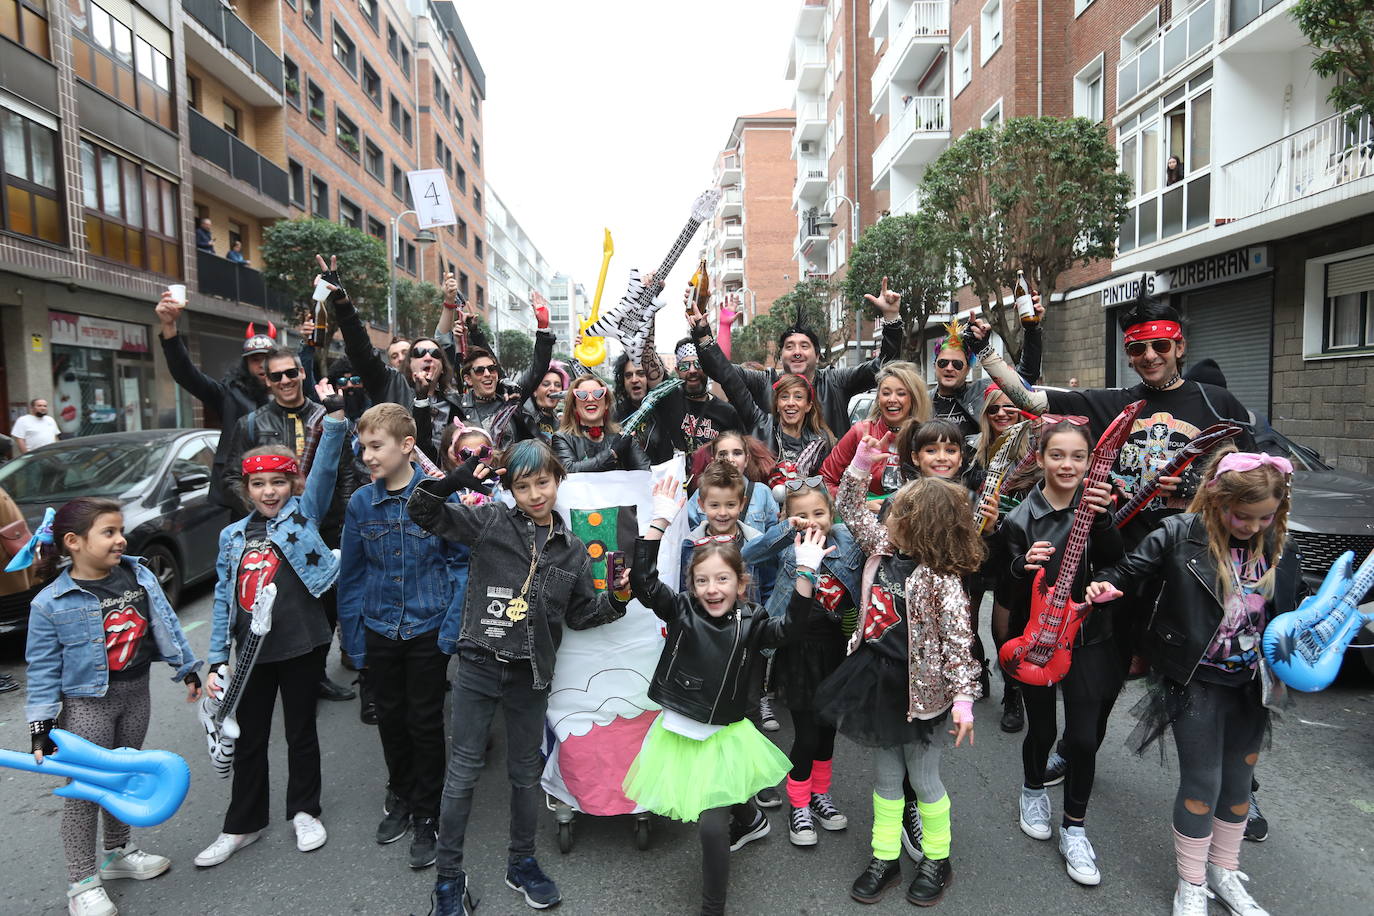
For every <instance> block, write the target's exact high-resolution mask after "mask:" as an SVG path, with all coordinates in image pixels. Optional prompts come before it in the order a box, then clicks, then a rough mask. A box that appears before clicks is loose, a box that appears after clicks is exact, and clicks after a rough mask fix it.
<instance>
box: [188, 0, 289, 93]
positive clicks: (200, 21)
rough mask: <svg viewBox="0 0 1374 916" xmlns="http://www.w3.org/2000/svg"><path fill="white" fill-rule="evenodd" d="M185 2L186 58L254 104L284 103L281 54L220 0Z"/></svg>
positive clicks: (189, 0)
mask: <svg viewBox="0 0 1374 916" xmlns="http://www.w3.org/2000/svg"><path fill="white" fill-rule="evenodd" d="M181 5H182V8H183V9H184V10H185V11H186V19H185V21H186V23H187V28H186V29H185V30H184V32H185V38H186V58H187V59H188V60H194V61H195V62H196V63H197V64H199V65H200V66H202V67H204V68H205V69H206V70H208V71H209V72H210V73H211V74H212V75H213V76H214V77H215V78H216V79H218V80H219V81H220V82H222V83H224V84H225V85H226V86H228V87H229V88H231V89H233V90H234V91H235V92H236V93H238V94H239V95H240V96H242V97H243V100H244V101H245V102H248V103H249V104H250V105H258V106H267V105H272V106H278V105H281V103H282V91H283V80H284V75H283V70H282V62H281V57H280V56H279V55H277V54H276V53H274V52H273V51H272V49H271V48H269V47H268V46H267V44H266V42H264V41H263V40H262V39H261V38H259V37H258V35H257V33H256V32H254V31H253V30H252V29H250V28H249V27H248V26H247V25H246V24H245V23H244V21H243V20H242V19H240V18H239V17H238V16H235V15H234V14H233V13H232V12H230V11H229V10H227V9H225V8H224V5H223V4H222V3H220V0H182V3H181ZM227 52H233V53H232V54H231V53H227Z"/></svg>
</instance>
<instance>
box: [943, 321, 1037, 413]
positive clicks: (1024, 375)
mask: <svg viewBox="0 0 1374 916" xmlns="http://www.w3.org/2000/svg"><path fill="white" fill-rule="evenodd" d="M1044 337H1045V335H1044V333H1043V332H1042V331H1041V330H1040V326H1039V325H1036V326H1035V327H1033V328H1026V330H1025V333H1024V334H1023V335H1022V337H1021V358H1020V360H1018V361H1017V363H1016V374H1017V375H1018V376H1020V377H1021V380H1022V381H1023V382H1024V383H1025V384H1026V385H1034V384H1035V383H1036V380H1037V379H1039V378H1040V361H1041V354H1042V353H1043V352H1044ZM960 344H961V345H962V349H959V347H958V346H955V345H951V344H946V346H945V347H943V348H941V350H940V351H937V353H936V358H937V359H938V358H940V357H943V356H945V355H946V352H948V355H949V356H952V357H954V358H956V359H962V360H964V361H965V364H964V368H963V370H962V379H961V380H960V381H959V382H958V383H957V384H955V385H946V384H945V382H944V381H943V380H941V379H940V378H939V373H938V372H937V373H936V380H935V381H934V382H931V384H930V400H931V403H932V405H933V410H932V414H931V415H932V416H935V417H939V418H941V419H944V420H949V421H950V422H951V423H953V424H954V425H955V426H958V427H959V431H960V432H962V433H963V434H964V435H965V436H972V435H975V434H977V433H978V417H979V416H980V415H981V414H982V413H983V399H984V398H985V397H986V396H987V393H988V387H989V386H991V385H992V384H993V380H992V379H991V378H980V379H974V380H972V381H970V380H969V376H970V375H971V374H972V373H973V366H972V364H971V363H970V362H969V361H968V354H969V353H973V352H975V351H976V349H977V347H976V345H975V344H973V343H972V342H971V341H970V340H969V339H968V337H967V336H966V337H965V338H964V339H963V340H962V341H960Z"/></svg>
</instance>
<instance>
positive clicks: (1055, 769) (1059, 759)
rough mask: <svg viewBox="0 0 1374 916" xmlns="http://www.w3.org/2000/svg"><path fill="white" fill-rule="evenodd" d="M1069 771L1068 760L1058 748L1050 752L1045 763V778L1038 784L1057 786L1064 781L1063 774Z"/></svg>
mask: <svg viewBox="0 0 1374 916" xmlns="http://www.w3.org/2000/svg"><path fill="white" fill-rule="evenodd" d="M1068 772H1069V762H1068V761H1067V760H1065V759H1064V755H1063V754H1061V753H1059V751H1058V750H1056V751H1054V752H1053V753H1051V754H1050V759H1049V760H1048V761H1047V762H1046V763H1045V778H1044V779H1042V780H1041V781H1040V784H1041V785H1042V786H1045V787H1047V788H1048V787H1049V786H1057V785H1059V784H1060V783H1061V782H1063V781H1064V774H1066V773H1068Z"/></svg>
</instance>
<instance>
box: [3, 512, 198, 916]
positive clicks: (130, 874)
mask: <svg viewBox="0 0 1374 916" xmlns="http://www.w3.org/2000/svg"><path fill="white" fill-rule="evenodd" d="M124 547H125V540H124V515H123V510H122V509H121V507H120V504H119V503H117V502H115V501H114V500H110V499H95V498H91V497H81V498H79V499H74V500H72V501H71V502H69V503H67V504H66V505H64V506H63V507H62V508H61V509H59V510H58V511H57V512H56V514H54V513H53V511H52V510H51V509H49V510H48V514H47V517H46V518H45V519H44V523H43V525H42V526H41V527H40V528H39V530H38V533H37V534H35V535H34V536H33V538H31V539H30V541H29V544H28V545H27V546H26V547H25V548H23V550H21V551H20V553H19V554H18V555H16V557H15V562H14V563H11V564H10V568H11V570H13V569H20V568H25V567H27V565H28V563H29V562H31V560H32V559H33V554H34V552H35V551H38V552H39V553H40V556H39V557H38V560H39V573H40V575H43V576H45V577H51V576H52V574H53V573H54V572H55V570H56V567H57V563H58V561H59V560H61V559H62V558H63V557H70V558H71V565H70V566H69V567H68V568H66V569H64V570H63V571H62V573H61V574H60V575H58V576H57V577H56V579H55V580H54V581H53V582H52V583H51V584H50V585H48V586H47V587H46V588H44V589H43V590H42V591H41V592H39V593H38V594H37V595H35V596H34V599H33V602H32V604H31V606H30V609H29V632H28V646H27V649H26V652H25V656H26V657H27V659H28V663H29V670H28V702H27V704H26V705H25V708H24V717H25V718H26V719H27V720H28V723H29V735H30V736H31V739H32V746H33V756H34V759H35V760H37V761H38V762H39V763H42V762H43V757H44V755H46V754H53V753H56V752H57V747H56V746H55V745H54V744H53V742H52V740H51V739H50V738H49V737H48V735H49V732H51V731H52V730H53V729H54V728H57V727H60V728H63V729H65V730H67V731H69V732H71V733H72V734H75V735H79V736H80V737H82V738H85V739H86V740H88V741H90V742H92V743H94V744H98V745H100V746H101V747H107V748H116V747H133V748H139V747H142V746H143V738H144V736H145V735H147V733H148V718H149V712H150V701H149V695H148V678H149V670H150V668H151V666H152V663H153V662H154V661H164V662H166V663H167V664H169V665H171V666H172V668H173V670H174V671H175V672H176V673H175V674H174V675H173V676H172V680H174V681H183V682H185V684H186V699H187V702H190V701H192V700H195V699H198V698H199V697H200V676H199V675H198V674H196V670H197V669H198V668H200V664H201V663H200V662H199V661H198V660H197V659H196V656H195V654H194V653H193V652H192V651H191V646H190V645H189V644H188V643H187V642H186V636H185V635H184V634H183V633H182V631H181V625H180V624H179V623H177V617H176V612H175V611H174V610H173V609H172V606H171V604H169V603H168V601H167V596H166V595H164V594H163V593H162V587H161V586H160V585H158V581H157V576H156V575H154V574H153V571H152V570H150V569H148V567H146V566H144V565H143V563H142V562H141V561H140V560H139V558H138V557H130V556H125V555H124ZM97 812H99V814H97ZM97 819H99V820H102V821H104V825H105V854H104V855H103V856H102V857H100V858H99V859H97V858H96V845H95V843H96V821H97ZM61 835H62V847H63V851H64V852H65V853H66V860H67V880H68V881H69V882H70V885H69V886H68V888H67V912H68V913H71V914H73V916H114V913H115V912H116V910H115V905H114V903H113V902H112V901H111V900H110V898H109V896H108V894H106V892H105V888H104V887H103V886H102V884H101V882H103V881H110V880H113V879H116V878H133V879H135V880H139V881H142V880H146V879H148V878H156V877H157V876H158V875H160V874H162V873H163V872H165V871H166V870H167V869H168V868H170V867H171V865H172V863H171V862H170V861H169V860H168V859H167V858H166V857H165V856H159V855H153V854H152V853H147V852H144V851H143V850H141V849H139V848H138V847H137V846H134V845H133V844H132V843H130V842H129V825H128V824H125V823H124V822H122V821H120V820H119V819H118V818H116V817H115V816H114V815H112V814H110V813H109V812H108V811H101V810H100V808H99V806H98V805H96V803H95V802H89V801H82V800H80V799H75V798H69V799H67V800H66V801H65V802H64V803H63V805H62V827H61Z"/></svg>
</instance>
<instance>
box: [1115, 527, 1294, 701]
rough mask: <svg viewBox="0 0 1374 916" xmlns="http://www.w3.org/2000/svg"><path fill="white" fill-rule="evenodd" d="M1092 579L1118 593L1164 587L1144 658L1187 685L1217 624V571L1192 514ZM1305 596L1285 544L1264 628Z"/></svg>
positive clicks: (1219, 605) (1153, 535)
mask: <svg viewBox="0 0 1374 916" xmlns="http://www.w3.org/2000/svg"><path fill="white" fill-rule="evenodd" d="M1094 579H1095V580H1096V581H1100V582H1110V583H1111V584H1112V585H1113V586H1115V587H1116V588H1117V589H1119V590H1121V591H1123V592H1124V591H1126V590H1127V588H1128V587H1129V586H1130V585H1131V584H1132V583H1134V582H1137V581H1140V580H1153V581H1159V580H1163V583H1164V587H1163V590H1162V591H1161V592H1160V596H1159V601H1158V603H1157V604H1156V605H1155V609H1154V613H1153V614H1152V615H1151V616H1150V621H1149V623H1148V624H1147V625H1146V630H1145V642H1144V649H1145V655H1146V657H1147V658H1148V659H1149V660H1150V663H1151V664H1152V665H1153V666H1154V668H1155V669H1156V670H1157V671H1158V672H1159V673H1160V674H1163V675H1164V676H1165V677H1167V678H1169V679H1170V680H1172V681H1175V682H1177V683H1179V684H1184V685H1186V684H1188V682H1189V681H1191V680H1192V678H1193V674H1194V673H1195V672H1196V671H1197V666H1198V663H1199V662H1200V661H1201V660H1202V658H1203V656H1204V655H1205V654H1206V652H1207V647H1208V646H1209V645H1210V644H1211V642H1212V637H1213V636H1215V635H1216V632H1217V627H1218V626H1220V625H1221V620H1222V608H1223V605H1222V599H1221V596H1220V594H1219V593H1218V590H1217V567H1216V563H1215V562H1213V560H1212V556H1211V552H1210V551H1209V550H1208V547H1207V528H1206V525H1205V524H1204V523H1203V520H1202V517H1201V516H1200V515H1197V514H1195V513H1192V512H1185V513H1183V514H1181V515H1171V516H1169V517H1168V518H1166V519H1164V521H1163V523H1162V524H1161V525H1160V526H1159V527H1158V528H1156V529H1155V530H1154V531H1152V532H1150V533H1149V534H1148V535H1146V536H1145V539H1144V540H1143V541H1141V542H1140V544H1139V545H1137V546H1136V548H1135V549H1134V550H1132V551H1131V552H1130V553H1129V554H1127V555H1126V556H1125V557H1123V558H1122V559H1121V561H1120V562H1118V563H1116V564H1115V565H1113V566H1112V567H1110V568H1108V569H1105V570H1102V571H1101V572H1100V573H1098V574H1097V575H1096V576H1095V577H1094ZM1306 594H1307V587H1306V585H1305V584H1304V583H1303V579H1302V555H1301V554H1300V553H1299V551H1298V548H1297V546H1296V545H1295V544H1294V543H1293V541H1292V540H1291V539H1290V540H1289V541H1288V543H1287V544H1286V545H1285V547H1284V550H1283V553H1282V554H1280V555H1279V559H1278V568H1277V570H1276V571H1275V573H1274V597H1273V598H1272V599H1271V600H1269V601H1266V602H1265V605H1264V608H1265V614H1266V617H1265V623H1266V624H1267V623H1268V622H1269V621H1270V620H1272V619H1273V618H1274V617H1277V616H1278V615H1279V614H1283V613H1285V612H1287V611H1291V610H1293V609H1294V608H1295V607H1297V606H1298V602H1299V601H1301V600H1302V598H1303V596H1304V595H1306Z"/></svg>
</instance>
